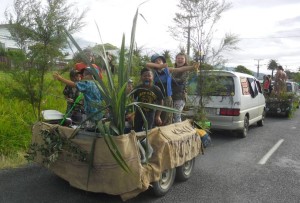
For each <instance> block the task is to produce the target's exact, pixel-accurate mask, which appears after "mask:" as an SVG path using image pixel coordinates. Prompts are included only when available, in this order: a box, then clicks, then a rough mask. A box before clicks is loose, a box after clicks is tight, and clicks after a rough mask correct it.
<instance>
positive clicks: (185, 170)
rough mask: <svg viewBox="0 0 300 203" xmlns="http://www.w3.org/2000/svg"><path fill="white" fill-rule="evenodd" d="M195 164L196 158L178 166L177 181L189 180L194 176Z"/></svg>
mask: <svg viewBox="0 0 300 203" xmlns="http://www.w3.org/2000/svg"><path fill="white" fill-rule="evenodd" d="M194 166H195V158H193V159H192V160H190V161H187V162H185V163H184V164H183V165H182V166H178V167H177V168H176V180H177V181H186V180H188V179H189V178H190V177H191V176H192V173H193V170H194Z"/></svg>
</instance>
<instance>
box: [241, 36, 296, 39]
mask: <svg viewBox="0 0 300 203" xmlns="http://www.w3.org/2000/svg"><path fill="white" fill-rule="evenodd" d="M298 37H300V36H285V37H241V38H239V39H286V38H298Z"/></svg>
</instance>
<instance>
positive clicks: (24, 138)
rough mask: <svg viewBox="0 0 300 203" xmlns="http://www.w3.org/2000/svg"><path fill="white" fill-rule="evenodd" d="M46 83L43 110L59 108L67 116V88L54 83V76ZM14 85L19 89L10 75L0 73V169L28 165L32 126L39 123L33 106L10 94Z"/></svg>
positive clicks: (48, 75) (49, 77)
mask: <svg viewBox="0 0 300 203" xmlns="http://www.w3.org/2000/svg"><path fill="white" fill-rule="evenodd" d="M46 84H47V85H49V88H48V89H47V91H46V92H45V98H44V99H43V101H42V110H46V109H56V110H58V111H61V112H62V113H64V112H65V108H66V101H65V99H64V96H63V94H62V91H63V88H64V85H63V84H61V83H57V82H55V83H54V82H53V79H52V73H49V74H47V77H46ZM12 85H14V87H19V85H18V84H17V83H16V82H14V81H13V80H11V78H10V76H9V75H8V74H5V72H3V71H0V95H1V96H0V104H1V105H0V169H1V168H7V167H8V168H10V167H17V166H20V165H23V164H26V162H27V161H26V160H25V158H24V155H25V154H26V151H27V149H28V147H29V146H30V143H31V127H32V125H33V124H34V123H35V122H36V121H37V118H36V117H35V116H34V113H33V111H32V107H31V105H30V104H29V103H28V102H27V101H23V100H20V99H18V97H17V95H14V93H13V92H12V91H11V88H10V87H11V86H12Z"/></svg>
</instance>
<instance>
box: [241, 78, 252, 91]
mask: <svg viewBox="0 0 300 203" xmlns="http://www.w3.org/2000/svg"><path fill="white" fill-rule="evenodd" d="M240 81H241V86H242V93H243V95H249V94H250V90H249V83H248V81H247V78H245V77H241V78H240Z"/></svg>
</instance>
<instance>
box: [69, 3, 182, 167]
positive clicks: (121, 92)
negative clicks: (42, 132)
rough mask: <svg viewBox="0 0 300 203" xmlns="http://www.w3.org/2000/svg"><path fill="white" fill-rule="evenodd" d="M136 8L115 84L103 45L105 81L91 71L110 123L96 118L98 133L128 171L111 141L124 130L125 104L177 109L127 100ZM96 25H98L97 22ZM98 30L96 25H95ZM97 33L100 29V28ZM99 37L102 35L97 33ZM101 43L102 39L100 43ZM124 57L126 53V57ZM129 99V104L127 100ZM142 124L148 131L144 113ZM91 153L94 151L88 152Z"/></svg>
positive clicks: (172, 110)
mask: <svg viewBox="0 0 300 203" xmlns="http://www.w3.org/2000/svg"><path fill="white" fill-rule="evenodd" d="M138 14H139V13H138V9H137V11H136V13H135V16H134V19H133V25H132V31H131V39H130V48H129V51H128V52H129V53H128V54H125V36H124V35H123V37H122V45H121V50H120V56H119V68H118V75H117V79H118V81H117V85H115V82H114V80H113V77H112V73H111V70H110V69H109V68H108V67H109V65H108V63H109V60H108V58H107V55H106V51H105V48H104V46H103V53H104V54H103V55H102V56H101V57H102V59H103V61H104V62H105V66H104V67H105V68H106V73H107V81H108V82H107V83H104V82H103V81H102V80H101V79H100V78H99V75H98V74H97V73H96V71H95V70H93V71H94V77H95V80H96V81H97V82H96V84H97V86H98V88H99V90H100V92H101V96H102V98H103V101H104V103H105V106H104V108H102V109H101V111H103V110H104V109H108V110H109V118H108V120H109V124H108V125H107V124H103V123H102V122H101V121H99V122H98V129H99V130H100V133H101V134H102V136H103V137H104V139H105V142H106V144H107V146H108V147H109V150H110V151H111V153H112V155H113V157H114V158H115V160H116V161H117V162H118V163H119V165H120V166H121V167H122V168H123V169H124V170H125V171H130V168H129V167H128V165H127V164H126V162H125V160H124V159H123V158H122V154H121V153H120V152H119V150H118V147H117V145H116V144H115V143H114V141H113V139H112V136H118V135H122V134H124V129H125V110H126V108H127V107H128V106H135V107H136V109H137V110H138V111H140V112H141V113H142V111H141V107H147V108H151V109H155V110H162V111H168V112H173V113H174V112H176V113H179V112H178V111H177V110H175V109H172V108H168V107H163V106H159V105H154V104H148V103H140V102H133V103H129V102H128V101H127V100H128V98H129V97H130V95H131V94H132V93H131V94H129V95H127V94H126V85H127V81H128V79H129V73H130V72H131V67H132V56H133V53H134V44H135V31H136V23H137V18H138ZM97 28H98V26H97ZM98 31H99V29H98ZM66 34H67V36H68V38H69V39H70V40H71V41H72V43H73V44H74V45H75V47H76V48H77V49H78V51H79V54H81V58H83V59H84V60H85V62H86V63H87V64H88V65H89V66H90V67H91V64H90V62H89V60H88V59H87V57H86V56H85V55H84V54H83V51H82V49H81V48H80V46H79V45H78V44H77V43H76V41H75V40H74V38H73V37H72V35H71V34H69V33H68V32H67V31H66ZM99 35H100V32H99ZM100 38H101V36H100ZM102 44H103V43H102ZM125 57H128V58H127V59H126V58H125ZM128 103H129V104H128ZM143 119H144V122H145V123H146V124H145V128H146V131H147V121H146V119H145V117H144V116H143ZM91 153H94V152H91Z"/></svg>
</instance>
